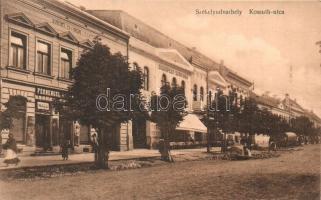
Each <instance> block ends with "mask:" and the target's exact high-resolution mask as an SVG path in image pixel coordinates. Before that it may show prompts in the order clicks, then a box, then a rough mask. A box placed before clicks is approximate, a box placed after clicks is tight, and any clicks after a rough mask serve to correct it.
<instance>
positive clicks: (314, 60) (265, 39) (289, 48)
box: [68, 0, 321, 116]
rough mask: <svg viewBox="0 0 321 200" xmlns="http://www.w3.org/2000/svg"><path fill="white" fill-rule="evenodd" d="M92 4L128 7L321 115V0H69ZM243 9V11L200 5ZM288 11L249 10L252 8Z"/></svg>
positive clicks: (258, 88) (261, 86) (258, 86)
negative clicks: (225, 12)
mask: <svg viewBox="0 0 321 200" xmlns="http://www.w3.org/2000/svg"><path fill="white" fill-rule="evenodd" d="M68 2H70V3H72V4H75V5H78V6H79V5H82V6H84V7H85V8H86V9H96V10H97V9H100V10H102V9H106V10H123V11H125V12H127V13H129V14H130V15H132V16H134V17H136V18H138V19H140V20H141V21H143V22H145V23H146V24H148V25H150V26H152V27H154V28H156V29H158V30H159V31H161V32H163V33H164V34H166V35H168V36H170V37H172V38H173V39H175V40H177V41H179V42H182V43H183V44H185V45H186V46H189V47H196V49H197V50H198V51H200V52H202V53H203V54H205V55H207V56H208V57H210V58H212V59H214V60H215V61H217V62H220V61H221V60H224V64H225V65H226V66H228V67H229V68H231V69H232V70H234V71H235V72H237V73H238V74H239V75H241V76H243V77H245V78H247V79H248V80H250V81H253V82H254V83H255V85H254V88H255V92H257V93H258V94H262V93H264V92H266V91H267V92H269V94H270V95H271V96H274V95H275V96H276V97H278V98H284V96H285V93H289V94H290V97H291V98H293V99H296V100H297V102H298V103H299V104H301V105H302V106H303V107H304V108H306V109H308V110H313V111H314V112H315V113H317V114H318V115H319V116H321V53H319V50H321V48H320V46H318V45H316V42H317V41H321V2H320V1H319V2H318V1H306V2H297V1H286V2H277V1H270V2H266V1H265V2H264V3H263V2H255V1H247V2H241V1H230V2H223V1H205V0H198V1H193V0H177V1H169V0H153V1H152V0H91V1H88V0H68ZM197 9H198V10H199V11H202V10H208V11H210V10H217V11H219V10H221V9H222V10H231V9H232V10H241V11H242V14H241V15H231V14H230V15H209V14H207V15H206V14H202V15H201V14H196V10H197ZM250 9H254V10H267V9H269V10H270V11H273V10H280V11H284V14H279V15H273V14H270V15H263V14H261V15H259V14H249V10H250Z"/></svg>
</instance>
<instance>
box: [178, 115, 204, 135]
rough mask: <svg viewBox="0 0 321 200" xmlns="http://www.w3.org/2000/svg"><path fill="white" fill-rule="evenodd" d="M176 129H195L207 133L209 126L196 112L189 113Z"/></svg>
mask: <svg viewBox="0 0 321 200" xmlns="http://www.w3.org/2000/svg"><path fill="white" fill-rule="evenodd" d="M176 130H182V131H195V132H202V133H206V132H207V128H206V126H205V125H204V124H203V123H202V122H201V120H200V119H199V118H198V117H197V116H196V115H195V114H188V115H186V116H185V117H184V119H183V121H181V123H180V124H179V125H178V127H177V128H176Z"/></svg>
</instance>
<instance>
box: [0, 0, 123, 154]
mask: <svg viewBox="0 0 321 200" xmlns="http://www.w3.org/2000/svg"><path fill="white" fill-rule="evenodd" d="M0 2H1V4H0V11H1V13H0V15H1V20H0V22H1V33H0V34H1V37H0V38H1V42H0V44H1V47H0V51H1V53H0V63H1V74H0V78H1V80H0V82H1V85H0V86H1V87H0V94H1V96H0V100H1V104H3V103H5V102H7V101H8V100H9V98H10V97H11V96H17V95H19V96H23V97H25V98H26V99H27V103H26V105H25V108H23V109H22V117H21V118H19V119H14V127H13V128H12V129H11V130H10V132H11V133H13V134H14V137H15V138H16V140H17V142H18V144H19V148H21V149H23V151H24V152H41V151H55V150H56V151H58V149H59V145H60V144H61V142H62V141H63V140H70V142H71V143H72V144H73V146H75V148H76V149H77V148H79V150H80V151H82V147H83V146H84V145H85V146H86V145H88V144H89V127H85V126H81V125H79V123H77V122H71V121H68V120H66V119H64V117H63V116H61V115H59V113H57V112H56V111H55V110H54V109H53V106H52V100H53V99H54V98H63V96H64V92H65V91H66V90H67V87H68V86H69V85H70V84H72V80H71V77H70V73H69V72H70V70H71V68H72V67H74V66H75V65H76V62H77V60H78V58H79V56H80V55H81V53H82V51H83V50H84V49H86V48H92V45H93V43H92V41H93V39H94V38H95V37H96V36H99V37H100V38H101V39H102V43H104V44H107V45H108V46H109V47H110V48H111V51H112V52H114V53H115V52H121V53H122V54H123V55H125V56H127V52H128V40H129V35H128V34H126V33H125V32H124V31H121V30H120V29H118V28H116V27H113V26H112V25H110V24H107V23H105V22H103V21H101V20H99V19H97V18H95V17H93V16H91V15H89V14H88V13H86V12H83V11H81V10H79V9H76V8H74V7H72V6H69V5H68V4H66V3H61V2H59V1H40V0H39V1H38V0H28V1H25V0H12V1H6V0H1V1H0ZM1 109H2V110H3V109H5V108H4V106H1ZM121 130H122V128H121V126H120V127H119V128H118V130H117V131H118V133H117V134H118V136H117V137H118V138H120V137H122V136H121ZM126 130H127V129H126ZM115 134H116V133H115ZM124 135H126V134H124ZM121 146H122V144H120V143H119V142H118V144H117V146H115V148H116V149H120V148H122V147H121Z"/></svg>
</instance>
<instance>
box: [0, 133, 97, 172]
mask: <svg viewBox="0 0 321 200" xmlns="http://www.w3.org/2000/svg"><path fill="white" fill-rule="evenodd" d="M90 137H91V141H92V143H93V148H94V151H95V152H96V151H97V148H98V136H97V132H96V131H95V130H94V129H92V130H91V132H90ZM71 148H72V145H71V142H70V140H65V141H64V142H63V143H62V144H61V145H60V152H61V156H62V159H63V160H68V158H69V151H70V149H71ZM2 149H4V150H5V157H4V161H3V162H4V163H5V164H6V165H7V166H9V165H10V164H13V165H18V163H19V162H20V159H19V158H18V147H17V142H16V140H15V139H14V137H13V134H12V133H9V134H8V139H7V141H6V143H5V144H3V145H2ZM95 159H97V158H95Z"/></svg>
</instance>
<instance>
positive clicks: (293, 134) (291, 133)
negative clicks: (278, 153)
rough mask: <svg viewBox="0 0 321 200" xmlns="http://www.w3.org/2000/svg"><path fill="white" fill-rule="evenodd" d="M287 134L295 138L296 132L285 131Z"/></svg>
mask: <svg viewBox="0 0 321 200" xmlns="http://www.w3.org/2000/svg"><path fill="white" fill-rule="evenodd" d="M285 135H286V136H288V137H289V138H295V137H296V134H295V133H293V132H285Z"/></svg>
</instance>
